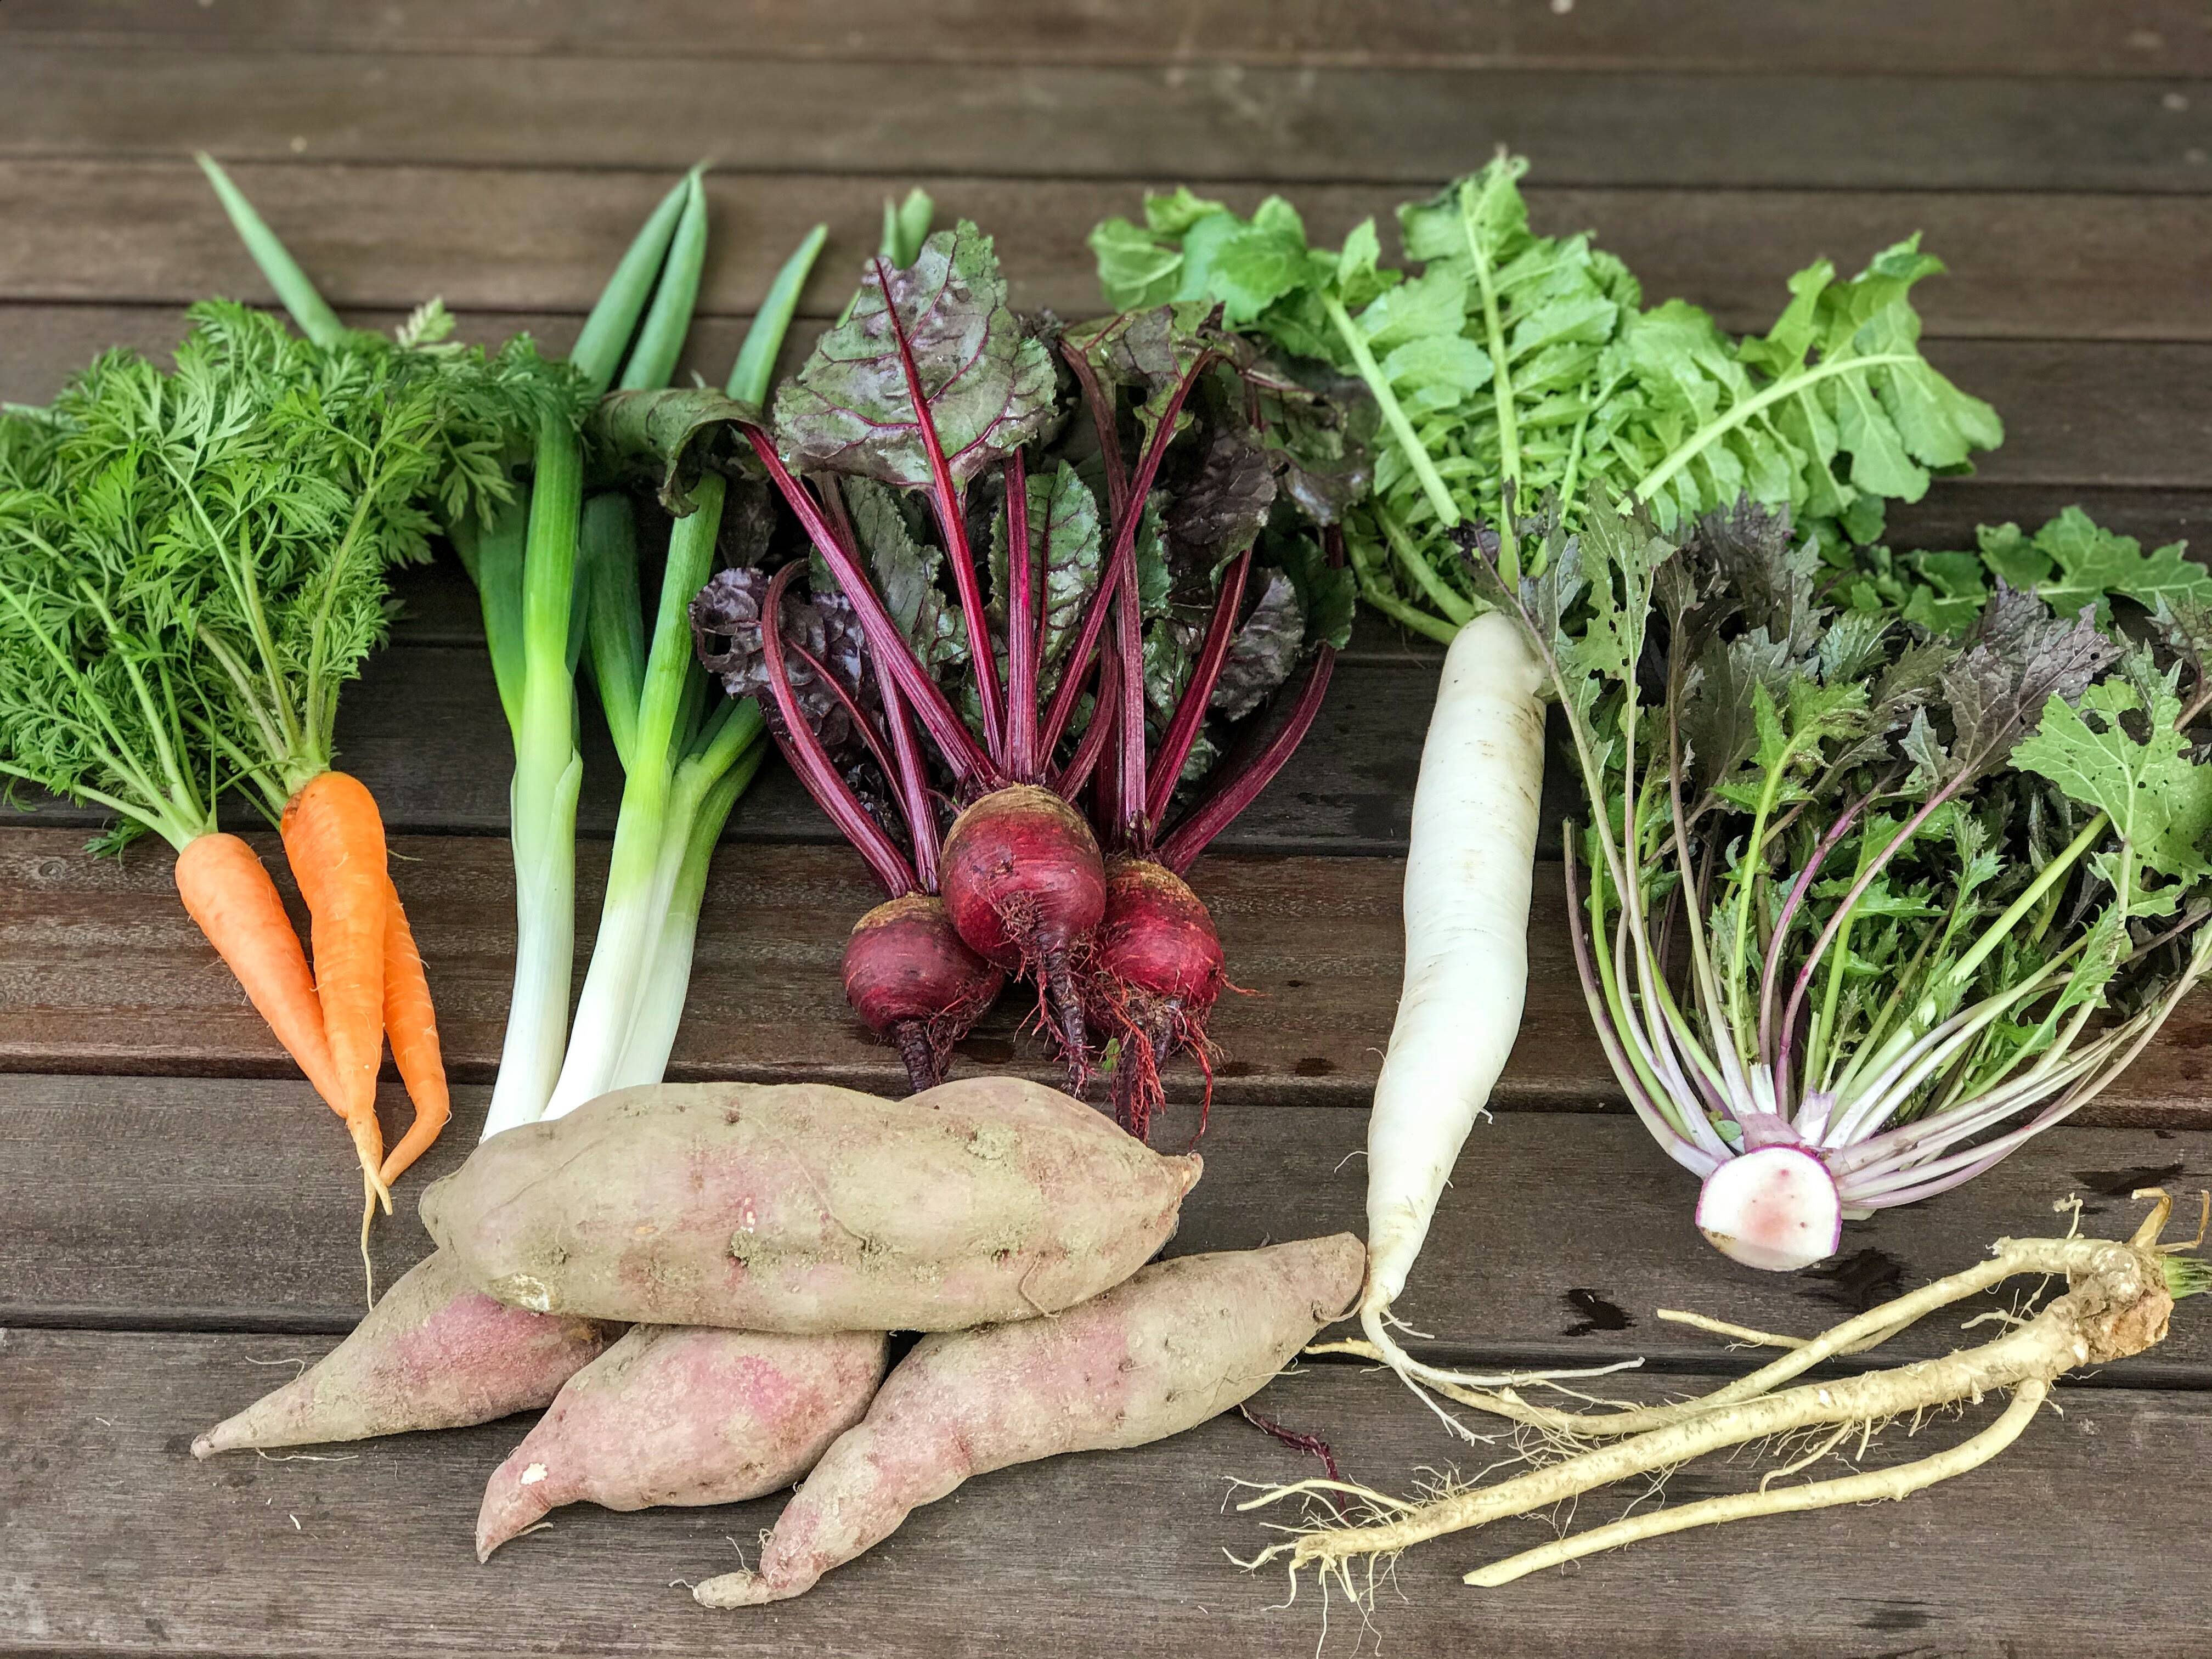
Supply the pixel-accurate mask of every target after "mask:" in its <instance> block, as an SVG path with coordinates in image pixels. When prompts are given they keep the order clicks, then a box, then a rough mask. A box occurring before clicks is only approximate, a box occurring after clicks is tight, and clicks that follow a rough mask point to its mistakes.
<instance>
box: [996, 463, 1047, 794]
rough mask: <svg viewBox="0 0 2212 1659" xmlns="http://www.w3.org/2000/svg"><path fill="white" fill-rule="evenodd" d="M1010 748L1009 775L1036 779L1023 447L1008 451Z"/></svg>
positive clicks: (1034, 656)
mask: <svg viewBox="0 0 2212 1659" xmlns="http://www.w3.org/2000/svg"><path fill="white" fill-rule="evenodd" d="M1032 578H1033V573H1032V572H1031V570H1030V486H1029V475H1028V473H1027V472H1026V471H1024V468H1023V465H1022V452H1021V451H1020V450H1018V449H1016V450H1014V451H1012V453H1009V454H1008V455H1007V457H1006V688H1007V689H1006V753H1005V755H1003V756H1002V757H1000V758H1001V761H1002V762H1003V763H1004V765H1005V766H1006V773H1007V775H1009V776H1010V777H1013V778H1016V779H1018V780H1019V781H1021V782H1024V783H1035V782H1036V781H1037V778H1038V774H1039V767H1038V764H1037V752H1036V740H1037V663H1038V662H1039V660H1040V659H1042V657H1043V654H1044V652H1043V641H1042V640H1041V639H1040V638H1039V637H1038V634H1037V628H1038V622H1037V617H1036V610H1035V609H1034V606H1035V586H1034V582H1033V580H1032Z"/></svg>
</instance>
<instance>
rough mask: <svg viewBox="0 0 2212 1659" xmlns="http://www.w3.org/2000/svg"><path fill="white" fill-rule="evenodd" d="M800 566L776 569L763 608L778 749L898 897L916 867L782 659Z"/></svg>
mask: <svg viewBox="0 0 2212 1659" xmlns="http://www.w3.org/2000/svg"><path fill="white" fill-rule="evenodd" d="M801 568H802V567H801V566H800V565H799V564H797V563H792V564H787V565H786V566H784V568H782V569H781V570H779V571H777V572H776V574H775V580H772V581H771V582H769V585H768V594H767V597H766V598H765V599H763V601H762V604H761V661H762V664H763V666H765V667H766V669H767V670H768V685H769V695H770V696H772V697H774V699H775V706H776V712H777V714H778V718H777V719H776V720H774V721H772V722H770V724H771V725H772V726H774V728H775V737H776V744H777V746H778V747H779V748H781V750H783V753H784V758H785V759H786V760H787V761H789V762H790V763H791V769H792V770H793V771H794V772H796V773H798V774H799V781H800V782H801V783H804V784H805V786H806V792H807V793H809V794H811V795H812V796H813V797H814V799H816V800H817V802H819V803H820V804H821V806H822V810H823V811H825V812H827V813H828V814H829V817H830V820H831V822H833V823H836V826H837V828H838V829H839V830H840V831H841V832H842V834H843V835H844V837H845V839H846V840H847V841H849V842H852V843H853V845H854V848H857V849H858V850H859V852H860V856H861V857H862V858H864V859H866V860H867V861H868V867H869V868H870V869H872V870H873V871H874V872H876V879H877V880H878V881H880V882H882V883H883V884H884V891H886V892H888V893H890V894H891V895H892V896H897V895H898V894H901V893H905V892H908V891H911V890H913V888H914V885H915V873H914V866H913V865H911V864H910V863H908V861H907V856H906V854H904V853H902V852H901V851H900V850H899V848H898V845H897V843H896V842H893V841H892V840H891V838H890V836H887V835H885V834H884V829H883V826H882V825H881V824H879V823H877V822H876V821H875V819H874V818H872V817H870V816H869V814H868V809H867V808H866V807H865V806H863V805H860V798H859V797H858V796H856V795H855V794H854V793H853V790H852V787H851V786H850V785H849V784H848V783H847V782H846V781H845V780H844V778H843V776H842V775H841V774H840V773H839V772H838V770H837V768H836V763H834V762H832V761H831V760H830V758H829V751H828V750H825V749H823V746H822V739H821V738H817V737H816V736H815V735H814V728H813V727H812V726H809V725H808V724H807V723H806V716H805V714H804V713H803V712H802V711H801V710H800V708H799V699H798V698H797V697H796V696H793V693H792V690H791V676H790V672H789V671H788V669H787V665H786V664H785V662H784V659H783V650H784V642H783V595H784V590H785V589H787V588H788V587H789V586H791V581H792V578H793V577H794V576H796V575H797V574H799V570H800V569H801ZM830 683H831V684H836V682H835V681H832V682H830Z"/></svg>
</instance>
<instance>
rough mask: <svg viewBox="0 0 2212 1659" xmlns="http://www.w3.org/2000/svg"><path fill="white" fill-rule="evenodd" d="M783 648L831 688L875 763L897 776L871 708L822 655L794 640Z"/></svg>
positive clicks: (888, 775) (787, 642)
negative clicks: (854, 693)
mask: <svg viewBox="0 0 2212 1659" xmlns="http://www.w3.org/2000/svg"><path fill="white" fill-rule="evenodd" d="M783 648H784V649H785V650H787V651H788V652H789V653H791V654H792V655H793V656H794V657H796V658H798V659H799V661H801V662H803V663H805V665H806V667H807V671H809V672H810V673H811V674H812V675H813V676H814V678H816V679H817V680H819V681H821V682H822V684H823V685H824V686H826V687H827V688H829V695H830V696H833V697H835V698H836V699H837V701H838V702H839V703H840V704H841V705H842V706H843V708H844V710H845V718H846V719H848V720H851V721H852V722H853V729H854V731H855V732H859V733H860V741H861V742H862V743H863V744H866V746H867V750H868V753H869V754H870V756H872V757H873V758H874V760H875V763H876V764H877V765H878V766H879V767H881V768H882V769H883V772H884V776H885V777H890V776H892V775H893V773H892V771H891V757H890V751H889V750H886V749H885V748H884V734H883V733H882V732H878V731H877V730H876V723H875V721H874V720H872V718H870V716H869V714H868V711H867V710H866V709H865V708H861V707H860V702H859V701H858V699H856V698H855V697H854V696H853V694H852V693H851V692H849V691H848V690H846V689H845V683H844V682H843V681H842V680H841V679H839V678H837V677H836V675H835V674H832V673H831V672H830V671H829V669H828V668H826V667H824V666H823V663H822V660H821V659H820V658H818V657H817V656H816V655H815V654H814V653H812V652H811V651H809V650H808V649H807V648H806V647H805V646H803V645H800V644H799V642H798V641H795V640H786V641H784V642H783Z"/></svg>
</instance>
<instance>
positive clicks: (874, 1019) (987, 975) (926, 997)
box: [845, 893, 1005, 1094]
mask: <svg viewBox="0 0 2212 1659" xmlns="http://www.w3.org/2000/svg"><path fill="white" fill-rule="evenodd" d="M1004 982H1005V975H1002V974H1000V971H999V970H998V969H996V968H994V967H993V966H992V965H991V964H990V963H987V962H985V961H984V960H983V959H982V958H981V957H979V956H977V955H976V954H975V952H974V951H970V950H969V948H968V947H967V946H966V945H963V943H961V940H960V936H959V934H957V933H955V932H954V931H953V929H952V923H951V920H950V919H949V918H948V916H947V915H946V914H945V905H944V903H943V902H942V901H941V900H939V899H937V898H935V897H933V896H929V895H927V894H921V893H908V894H905V895H903V896H901V897H898V898H895V899H891V900H890V901H889V902H886V903H883V904H879V905H878V906H877V907H876V908H874V909H872V910H871V911H869V912H868V914H867V915H864V916H862V917H861V918H860V921H857V922H855V923H854V926H853V932H852V936H851V937H850V938H848V939H847V940H846V941H845V995H846V998H847V1000H848V1001H850V1002H851V1003H852V1005H853V1011H854V1012H855V1013H857V1014H858V1015H860V1020H861V1023H862V1024H865V1025H866V1026H867V1028H868V1029H869V1030H872V1031H873V1032H875V1033H876V1034H877V1035H878V1036H889V1037H890V1039H891V1041H892V1042H895V1043H896V1045H897V1046H898V1051H899V1058H900V1059H901V1060H903V1061H904V1062H905V1065H906V1070H907V1080H908V1083H910V1084H911V1085H913V1087H914V1090H915V1093H917V1094H919V1093H920V1092H921V1091H922V1090H924V1089H933V1088H935V1087H936V1086H937V1085H939V1083H941V1082H943V1081H944V1080H945V1059H946V1056H947V1054H948V1053H949V1052H950V1050H951V1046H952V1044H953V1043H954V1042H957V1041H958V1040H959V1039H960V1037H961V1036H963V1035H964V1034H965V1033H966V1031H967V1030H968V1028H969V1026H971V1025H973V1024H975V1020H976V1018H977V1017H978V1016H979V1015H981V1013H982V1012H983V1010H984V1009H986V1008H987V1007H989V1006H991V1002H992V1000H993V999H994V998H995V997H996V996H997V995H998V994H999V987H1000V985H1001V984H1003V983H1004Z"/></svg>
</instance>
